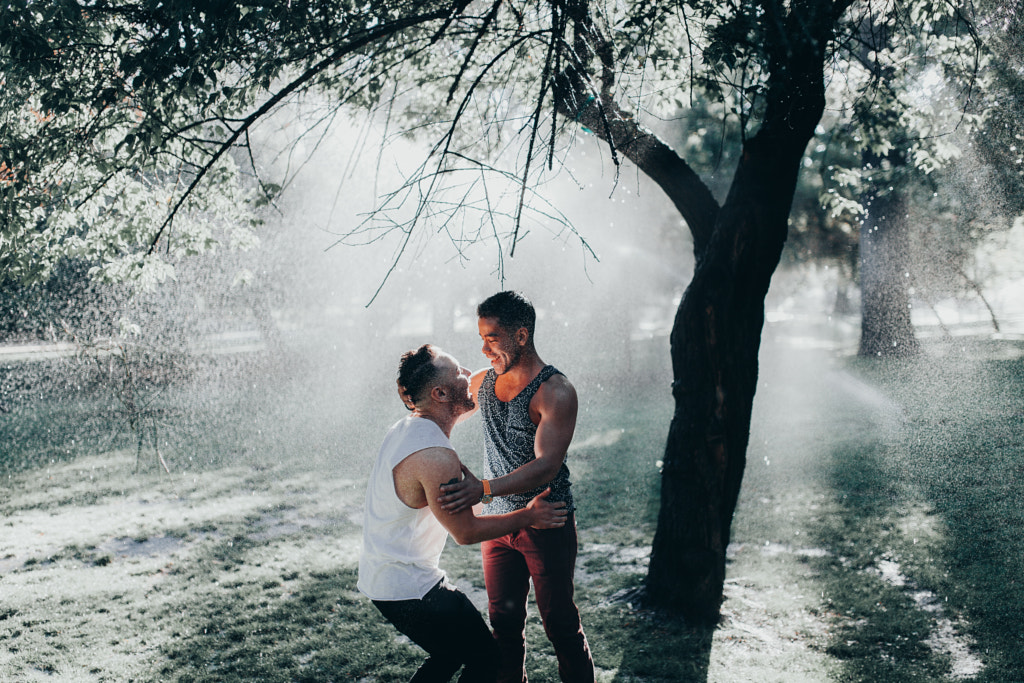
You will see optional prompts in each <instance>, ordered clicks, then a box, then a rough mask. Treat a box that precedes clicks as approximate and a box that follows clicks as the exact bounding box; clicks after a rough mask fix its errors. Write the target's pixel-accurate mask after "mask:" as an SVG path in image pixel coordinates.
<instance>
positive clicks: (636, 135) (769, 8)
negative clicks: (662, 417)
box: [556, 0, 842, 623]
mask: <svg viewBox="0 0 1024 683" xmlns="http://www.w3.org/2000/svg"><path fill="white" fill-rule="evenodd" d="M841 5H842V3H836V4H835V5H834V4H833V3H830V2H817V1H816V0H794V2H793V3H790V4H789V5H785V4H783V3H774V2H769V3H764V4H763V5H762V7H763V9H764V12H765V16H764V29H765V32H766V34H767V38H766V40H767V41H768V45H767V50H768V53H769V54H770V62H771V69H770V75H769V78H768V88H767V93H766V98H765V101H766V109H765V115H764V119H763V123H762V125H761V127H760V129H759V130H758V132H757V133H756V135H754V136H753V137H752V138H750V139H749V140H748V141H747V142H746V143H745V144H744V146H743V154H742V156H741V159H740V162H739V165H738V167H737V169H736V174H735V176H734V178H733V183H732V186H731V188H730V191H729V196H728V197H727V198H726V200H725V202H724V204H723V205H722V206H721V207H719V205H718V203H717V202H716V201H715V199H714V198H713V196H712V194H711V192H710V190H709V189H708V188H707V186H706V185H704V184H703V182H702V181H701V180H700V179H699V177H698V176H697V174H696V173H694V171H693V169H692V168H691V167H690V166H689V165H688V164H687V163H686V162H685V161H684V160H683V159H681V158H680V157H679V156H678V155H677V154H676V153H675V152H674V151H673V150H672V149H671V148H669V147H668V146H667V145H665V144H664V143H663V142H662V141H660V140H658V139H657V137H656V136H654V135H653V134H651V133H650V131H647V130H644V129H642V128H641V127H639V126H638V125H636V123H635V121H634V119H633V117H632V116H630V115H629V114H628V113H626V112H623V111H622V110H620V109H619V108H618V107H617V105H616V103H615V102H614V100H613V99H612V97H611V95H610V89H605V90H604V91H602V92H600V93H594V92H593V91H592V90H589V89H588V87H587V85H586V83H584V82H583V80H582V79H580V77H579V75H578V74H572V73H567V74H564V77H563V79H562V80H561V81H560V83H559V84H558V90H559V92H558V94H557V96H556V99H557V101H558V102H559V106H560V108H561V111H562V114H563V115H565V116H571V117H573V118H574V119H575V120H576V121H578V122H580V123H581V125H584V126H586V127H587V128H588V129H589V130H591V131H593V132H594V133H595V134H596V135H598V136H599V137H601V138H602V139H604V140H605V141H607V142H608V143H609V144H611V145H614V147H615V149H617V150H618V151H619V152H621V153H622V154H623V155H624V156H626V157H627V158H628V159H630V160H631V161H633V162H634V163H635V164H636V165H637V166H638V167H639V168H640V169H641V170H642V171H643V172H644V173H645V174H646V175H647V176H649V177H650V178H652V179H653V180H654V181H655V182H656V183H658V185H659V186H660V187H661V189H662V190H663V191H664V192H665V194H666V195H667V196H668V197H669V199H671V201H672V202H673V203H674V205H675V206H676V208H677V209H678V210H679V212H680V214H681V215H682V217H683V218H684V220H685V221H686V223H687V226H688V227H689V229H690V233H691V234H692V235H693V244H694V254H695V256H696V260H697V263H696V268H695V271H694V275H693V280H692V281H691V283H690V286H689V287H688V288H687V290H686V293H685V295H684V296H683V299H682V301H681V302H680V304H679V309H678V310H677V312H676V317H675V322H674V324H673V328H672V334H671V347H672V348H671V355H672V371H673V382H672V394H673V397H674V398H675V412H674V414H673V417H672V423H671V425H670V427H669V435H668V440H667V442H666V445H665V455H664V459H663V462H664V466H663V468H662V485H661V508H660V513H659V516H658V527H657V530H656V532H655V536H654V543H653V547H652V549H651V562H650V567H649V569H648V575H647V581H646V584H645V589H646V597H647V599H648V601H649V602H650V603H651V604H653V605H654V606H658V607H665V608H669V609H672V610H674V611H677V612H679V613H680V614H682V615H683V617H684V618H686V619H687V620H689V621H692V622H701V623H714V622H716V621H717V620H718V617H719V608H720V605H721V601H722V591H723V587H724V582H725V551H726V547H727V546H728V544H729V535H730V528H731V526H732V516H733V512H734V511H735V509H736V502H737V500H738V498H739V491H740V484H741V482H742V480H743V470H744V467H745V465H746V450H747V442H748V440H749V438H750V416H751V409H752V406H753V401H754V392H755V390H756V388H757V370H758V365H757V357H758V350H759V348H760V344H761V329H762V327H763V325H764V298H765V295H766V294H767V293H768V286H769V284H770V282H771V277H772V274H773V273H774V272H775V268H776V266H778V263H779V258H780V256H781V254H782V247H783V244H784V243H785V241H786V233H787V229H788V220H789V211H790V208H791V205H792V201H793V195H794V193H795V191H796V181H797V174H798V172H799V170H800V161H801V159H802V157H803V153H804V149H805V148H806V146H807V143H808V141H809V140H810V139H811V137H812V135H813V134H814V128H815V126H816V125H817V124H818V122H819V121H820V120H821V115H822V113H823V111H824V107H825V86H824V74H823V64H824V50H825V46H826V45H827V44H828V41H829V38H830V36H831V33H830V32H831V27H832V16H833V15H832V13H833V12H835V11H841V9H842V7H841ZM787 8H788V10H787ZM787 11H788V12H789V13H788V14H785V15H783V14H782V13H785V12H787ZM595 101H596V104H597V105H598V106H592V104H591V103H592V102H595Z"/></svg>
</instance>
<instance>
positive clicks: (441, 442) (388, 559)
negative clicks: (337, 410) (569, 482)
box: [357, 344, 568, 683]
mask: <svg viewBox="0 0 1024 683" xmlns="http://www.w3.org/2000/svg"><path fill="white" fill-rule="evenodd" d="M398 389H399V395H400V396H401V397H402V400H403V402H404V403H405V404H406V407H407V408H409V410H410V411H411V414H410V415H409V416H408V417H406V418H404V419H402V420H400V421H399V422H397V423H396V424H395V425H394V426H393V427H392V428H391V430H390V431H389V432H388V434H387V436H385V438H384V442H383V444H382V445H381V448H380V451H379V453H378V455H377V461H376V463H375V464H374V467H373V471H372V473H371V474H370V480H369V482H368V484H367V489H366V503H365V511H364V520H363V549H362V553H361V554H360V557H359V582H358V584H357V587H358V588H359V590H360V591H361V592H362V593H363V594H364V595H366V596H367V597H368V598H370V600H372V601H373V604H374V605H375V606H376V607H377V609H379V610H380V612H381V613H382V614H383V615H384V616H385V618H387V619H388V621H390V622H391V623H392V624H394V625H395V627H396V628H398V630H399V631H401V632H402V633H404V634H405V635H407V636H408V637H409V638H410V639H411V640H412V641H413V642H415V643H416V644H417V645H419V646H420V647H422V648H423V649H424V650H426V651H427V653H428V655H429V656H428V658H427V660H426V661H425V662H424V663H423V665H422V666H421V667H420V668H419V670H418V671H417V672H416V675H415V676H414V677H413V678H412V680H413V681H415V682H416V683H421V682H425V681H449V680H450V679H451V677H452V675H453V674H454V673H455V672H456V671H458V670H459V668H461V667H463V666H464V667H465V668H463V671H462V675H461V676H460V678H459V681H460V682H461V683H471V682H475V681H493V680H494V679H495V676H496V672H497V664H498V656H499V654H498V647H497V644H496V643H495V641H494V638H493V636H492V635H491V632H490V630H489V629H488V627H487V624H486V623H485V622H484V620H483V617H481V615H480V613H479V612H478V611H477V610H476V608H475V607H474V606H473V604H472V603H471V602H470V601H469V598H467V597H466V596H465V595H464V594H463V593H462V592H461V591H459V590H458V589H457V588H455V587H454V586H452V585H451V584H450V583H448V581H447V579H446V577H445V574H444V572H443V571H442V570H441V569H440V567H439V566H438V563H439V560H440V557H441V551H442V550H443V549H444V544H445V541H446V540H447V538H448V535H449V534H451V536H452V537H453V538H454V539H455V541H456V542H457V543H459V544H460V545H466V544H470V543H479V542H480V541H484V540H488V539H492V538H497V537H499V536H503V535H505V534H508V533H511V532H513V531H516V530H519V529H523V528H526V527H536V528H539V529H555V528H558V527H561V526H563V525H564V524H565V520H566V517H567V514H568V513H567V510H566V508H565V503H561V502H560V503H550V502H548V501H547V500H545V498H546V497H547V495H548V494H549V493H550V490H547V491H545V492H544V493H542V494H540V495H538V496H537V497H536V498H534V499H533V500H532V501H531V502H530V504H529V505H527V506H526V507H525V508H523V509H521V510H517V511H515V512H510V513H508V514H502V515H489V516H486V517H477V516H476V515H475V514H474V512H473V510H470V509H467V510H464V511H462V512H461V513H458V514H449V513H447V512H444V511H443V510H442V509H441V505H440V503H439V502H438V496H437V493H438V491H439V489H440V486H441V485H442V484H445V483H448V482H451V481H458V480H459V479H460V478H461V476H462V463H461V462H460V461H459V457H458V455H456V453H455V451H454V449H453V448H452V445H451V442H450V441H449V440H448V437H449V436H450V435H451V430H452V427H453V426H454V425H455V423H456V421H457V420H458V418H459V417H460V416H462V415H463V414H465V413H467V412H469V411H472V410H473V409H474V408H475V403H474V401H473V395H472V394H471V393H470V388H469V371H468V370H466V369H465V368H463V367H461V366H460V365H459V364H458V362H457V361H456V360H455V359H454V358H452V357H451V356H450V355H448V354H446V353H444V352H443V351H441V350H440V349H438V348H437V347H434V346H431V345H429V344H424V345H423V346H421V347H420V348H419V349H417V350H415V351H409V352H407V353H405V354H404V355H403V356H402V360H401V362H400V364H399V374H398Z"/></svg>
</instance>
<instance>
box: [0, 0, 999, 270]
mask: <svg viewBox="0 0 1024 683" xmlns="http://www.w3.org/2000/svg"><path fill="white" fill-rule="evenodd" d="M788 7H789V6H788V5H781V4H776V3H772V2H768V3H763V2H740V3H716V2H692V3H685V4H674V3H639V2H638V3H592V2H582V1H579V0H573V1H571V2H565V1H563V0H559V1H556V2H538V3H517V2H503V1H495V2H490V3H487V2H475V3H470V2H466V1H463V2H459V3H455V4H451V3H438V2H422V1H419V0H417V1H412V2H402V3H393V2H389V3H380V2H368V3H352V2H344V1H339V0H291V1H289V2H279V1H265V2H243V3H234V2H211V3H203V4H202V5H199V4H197V3H189V2H180V1H177V0H170V1H165V2H148V1H142V0H135V1H132V2H111V1H108V0H95V1H91V2H82V1H78V0H58V1H56V2H46V3H40V2H31V1H27V0H21V1H14V2H6V3H3V5H2V7H0V46H2V47H0V79H2V83H3V88H2V93H0V117H2V121H3V124H2V126H3V135H2V142H0V145H2V147H0V155H2V156H0V188H2V190H3V194H2V206H0V213H2V215H3V217H4V222H5V230H4V236H3V244H2V246H0V259H2V263H3V266H4V271H3V272H4V275H5V276H6V277H13V278H17V279H19V280H32V279H35V278H38V277H40V276H42V275H44V274H45V273H47V272H49V269H50V268H51V267H52V265H53V263H54V262H55V261H56V260H57V259H60V258H63V257H73V258H80V259H84V260H86V261H88V262H91V263H92V264H93V265H94V266H95V270H94V271H93V272H94V274H97V275H100V276H103V277H106V278H108V279H143V280H154V279H160V278H162V277H165V276H166V275H167V274H169V272H170V270H169V268H168V265H167V262H168V261H169V260H172V259H173V256H174V255H176V254H183V253H193V252H195V251H199V250H204V249H209V248H212V247H213V246H214V245H216V244H219V243H229V244H231V243H234V244H240V245H246V244H250V243H252V242H253V236H252V233H251V231H250V230H248V229H247V228H248V227H250V224H249V221H252V220H254V218H255V214H254V213H253V212H252V210H253V209H255V208H258V206H259V205H260V203H261V202H265V201H266V200H268V199H269V198H271V197H272V195H273V194H274V192H276V191H277V190H278V189H279V185H280V179H266V178H262V177H261V176H260V175H259V172H258V169H257V168H256V166H255V165H254V164H252V163H250V162H251V161H252V156H251V149H250V144H251V135H252V133H253V131H254V129H255V128H256V126H258V125H259V124H260V123H261V122H262V121H264V120H265V119H266V118H267V117H268V115H269V114H270V113H272V112H273V111H274V109H275V108H276V107H279V106H280V105H281V104H282V103H285V102H289V101H294V100H295V99H296V98H302V97H307V98H313V97H314V94H315V97H317V98H318V101H319V102H321V103H322V102H326V105H325V106H323V105H322V106H321V107H320V110H319V114H318V117H319V119H318V120H317V121H315V124H314V125H311V127H310V130H309V131H297V132H296V133H295V136H296V138H301V137H302V136H303V134H309V135H315V130H314V129H315V128H316V125H323V124H326V123H328V122H330V121H331V120H332V119H333V118H334V117H336V116H337V115H338V112H339V111H340V110H341V109H342V108H344V107H362V108H364V109H365V108H370V109H376V110H377V112H378V113H379V114H380V115H381V116H382V117H384V118H385V119H386V121H387V125H390V126H391V127H392V128H394V129H395V130H400V131H402V132H405V133H408V134H418V135H420V136H422V137H425V138H426V139H428V140H430V141H431V142H432V144H433V147H432V155H431V157H430V158H429V159H428V160H426V161H425V162H424V165H423V166H422V167H421V169H420V171H419V173H417V174H416V175H415V176H414V177H411V178H409V179H408V182H407V183H406V184H405V185H404V186H403V187H400V188H392V189H393V190H394V192H393V193H392V194H390V195H387V196H385V197H384V198H382V202H381V212H380V213H379V214H378V215H377V216H376V218H377V219H378V220H377V223H376V227H377V228H381V229H385V230H387V229H395V228H400V229H401V230H403V231H405V234H406V235H408V234H409V233H410V232H411V228H412V226H414V225H415V224H417V223H419V222H422V221H425V220H429V221H432V222H434V223H435V224H441V225H443V226H445V227H446V228H448V229H449V236H450V237H451V238H452V239H453V242H454V243H456V244H458V243H459V242H460V241H462V240H473V239H478V238H482V237H487V236H489V235H493V234H495V233H496V232H497V233H498V234H500V235H502V236H503V237H504V238H505V239H506V241H507V246H508V249H509V250H510V251H513V252H514V245H515V240H516V234H515V233H516V231H517V229H518V226H519V225H520V224H521V221H522V220H523V217H524V211H526V212H529V211H530V210H531V208H533V210H534V211H536V215H537V216H538V217H539V218H541V219H542V220H550V219H552V218H554V219H555V220H559V218H558V216H557V209H555V208H553V207H550V206H545V205H539V206H534V205H533V204H532V203H531V200H532V199H533V197H532V196H531V194H530V192H531V188H532V186H531V181H534V180H536V179H537V178H539V177H540V175H541V174H543V173H544V172H546V171H547V170H549V169H553V168H555V167H556V166H558V164H559V162H560V161H561V157H560V155H561V154H563V153H564V151H565V150H566V149H567V142H566V141H567V140H571V137H572V135H574V134H576V133H577V132H578V131H579V127H580V124H585V123H588V122H589V124H590V125H589V126H588V127H587V128H586V130H589V131H591V132H594V133H595V134H597V135H598V136H600V137H602V138H605V139H610V140H611V155H612V157H613V160H615V161H616V162H617V161H618V160H619V159H620V158H621V157H622V156H632V157H634V161H640V162H641V165H643V164H644V163H646V165H647V166H648V168H651V167H652V164H651V163H650V162H649V159H643V160H641V159H639V156H640V155H644V156H646V157H651V156H653V155H654V154H655V153H656V152H658V150H659V148H660V146H659V145H657V144H652V140H653V138H645V139H646V140H647V142H646V143H645V144H637V140H639V139H640V138H641V137H643V136H644V135H646V134H647V133H648V131H647V130H646V126H647V125H648V124H649V125H653V126H658V125H659V122H660V121H664V120H666V119H671V118H675V117H683V118H686V117H687V116H689V114H688V112H689V111H690V110H691V108H692V107H694V105H695V103H701V106H702V107H703V108H704V109H706V110H708V111H709V113H710V114H711V115H712V116H713V117H715V118H716V119H718V121H719V122H720V123H719V126H721V125H729V122H730V121H732V122H733V124H734V125H735V126H736V127H737V130H738V132H739V134H740V136H741V137H742V138H743V139H746V138H747V137H749V136H750V134H752V133H753V132H754V131H756V130H757V129H758V128H759V127H760V126H761V125H762V123H763V120H764V111H765V107H766V106H767V105H768V100H767V94H768V93H767V88H766V83H767V81H766V79H767V76H768V74H769V73H770V72H771V70H772V69H773V68H774V64H773V60H774V62H775V63H776V64H777V63H778V61H779V60H778V57H777V56H773V50H777V49H779V48H784V49H791V48H792V45H789V46H788V47H787V46H786V43H787V41H789V42H790V43H791V42H792V41H793V36H794V35H798V33H799V31H800V30H801V29H800V27H799V26H796V25H788V24H787V23H786V22H790V23H792V22H794V21H798V19H797V17H796V14H797V13H796V11H795V10H796V9H799V8H801V7H802V8H804V9H805V10H810V9H812V8H817V10H816V12H817V13H818V14H821V13H824V14H821V16H822V19H821V20H824V21H827V22H828V23H829V25H830V28H831V29H832V31H831V33H832V36H833V40H832V42H831V43H830V45H829V46H828V50H827V63H826V64H824V65H823V69H824V70H825V73H826V75H827V76H828V78H829V88H828V92H829V113H828V114H827V117H826V118H827V119H831V120H832V122H831V123H830V121H826V122H825V123H828V124H829V125H830V127H829V129H828V130H831V131H836V132H842V133H843V137H842V141H843V144H845V145H850V144H854V145H856V144H860V145H862V146H864V147H865V148H870V149H871V150H872V151H873V152H874V153H876V154H879V155H881V156H883V157H884V156H885V155H887V154H889V153H890V152H892V151H893V150H897V151H898V152H899V153H900V154H901V155H906V156H909V157H912V158H913V159H914V161H915V163H916V164H917V165H921V166H927V165H932V166H937V165H939V164H941V163H942V161H943V159H944V158H946V157H948V156H950V155H952V154H953V153H954V152H955V150H952V149H950V148H949V145H944V144H943V141H944V140H945V139H947V138H946V135H945V132H946V128H947V127H948V121H947V122H941V121H939V118H940V117H946V118H947V119H948V118H949V117H950V116H957V115H959V116H961V117H963V115H962V114H957V112H960V111H962V108H958V107H955V106H949V107H938V111H929V109H932V110H935V109H936V107H935V106H934V105H933V104H931V103H929V104H928V106H922V102H923V101H925V100H926V99H927V98H925V97H924V95H923V93H922V91H923V90H924V89H926V88H927V82H928V80H929V79H931V80H932V81H933V82H936V83H937V82H939V81H940V80H942V81H943V82H948V83H950V84H951V85H949V86H946V87H948V88H950V89H951V90H953V91H954V93H953V94H951V95H950V103H951V104H952V103H953V102H952V98H953V96H954V94H963V93H964V92H965V90H969V89H970V88H972V87H973V88H978V87H979V86H978V83H977V81H972V80H971V79H972V78H973V77H974V76H975V75H976V74H977V72H978V69H979V68H980V65H981V62H980V58H979V55H978V49H977V45H976V43H975V42H974V36H973V35H972V34H971V32H970V28H969V27H970V25H971V24H970V22H969V21H967V19H969V18H970V17H966V16H964V14H965V12H967V11H969V10H970V7H969V6H960V5H958V4H956V3H947V2H931V1H930V0H915V1H913V2H893V1H886V2H878V1H873V2H853V1H852V0H844V1H843V2H838V3H833V2H828V3H799V4H798V5H796V6H794V7H793V8H788ZM819 10H820V11H819ZM938 65H942V71H943V73H941V74H939V73H938V71H937V70H938V69H939V66H938ZM324 98H326V99H324ZM929 113H931V114H934V115H933V116H928V115H927V114H929ZM835 122H845V123H842V124H841V125H834V124H835ZM565 133H568V134H567V135H566V134H565ZM503 151H504V152H505V154H504V157H502V154H501V153H502V152H503ZM499 159H502V161H500V162H499V161H498V160H499ZM669 168H670V169H671V171H670V172H671V173H672V174H673V175H674V176H680V172H682V175H681V177H685V178H687V183H688V184H687V186H688V187H689V188H691V189H690V190H689V194H690V195H691V197H692V198H693V199H694V200H695V203H694V204H691V205H689V206H687V207H680V210H681V211H682V214H683V216H684V217H685V218H687V220H688V224H689V227H690V229H691V231H692V230H697V231H698V238H697V239H696V241H695V248H696V250H697V252H698V253H699V250H700V244H701V242H702V239H701V238H700V237H699V235H700V234H704V233H706V232H707V230H708V228H702V227H701V225H702V224H704V225H708V224H709V223H708V221H707V220H704V219H706V217H707V215H710V214H713V212H714V211H713V209H712V208H711V207H712V204H713V199H712V196H711V192H710V191H709V190H708V189H707V188H706V187H704V186H703V183H701V182H699V180H698V178H697V177H696V174H695V173H694V172H693V170H692V169H691V168H690V166H689V165H688V164H686V163H683V164H679V163H678V162H677V163H675V164H673V165H672V166H670V167H669ZM844 168H845V166H844ZM459 171H468V172H469V173H471V174H473V177H472V178H470V179H467V177H466V175H465V174H461V175H462V177H460V178H459V180H457V181H453V180H452V179H453V178H454V177H456V176H459V175H460V174H459ZM861 175H862V174H861V173H860V172H859V169H853V170H850V171H846V172H844V174H833V177H834V178H836V179H837V180H838V181H839V182H840V185H842V184H847V185H848V184H849V183H850V182H853V181H852V180H851V179H853V178H855V177H861ZM489 179H490V180H492V183H491V186H492V188H496V189H491V190H490V192H484V191H483V190H482V189H481V187H482V185H483V184H484V183H486V182H487V181H488V180H489ZM663 180H664V179H663ZM673 182H676V183H677V184H678V183H679V180H675V181H673ZM826 196H827V197H831V198H832V202H831V204H832V206H833V208H835V209H837V210H842V209H844V208H850V205H849V204H843V203H842V201H847V200H842V201H840V199H839V198H840V197H841V196H842V193H838V192H831V193H830V194H829V195H826ZM424 198H426V199H428V200H429V199H435V200H437V201H435V202H433V203H430V202H429V201H427V202H422V201H421V199H424ZM495 213H499V214H501V213H504V214H510V215H512V216H513V217H514V221H512V223H513V224H514V227H513V228H512V229H511V233H512V234H507V233H506V231H505V229H500V228H498V226H497V225H496V224H495V223H494V218H493V216H494V215H495ZM702 213H703V214H705V215H704V216H703V218H702V216H701V214H702ZM456 216H457V217H458V220H456ZM465 223H468V224H469V225H470V226H471V227H473V229H469V228H467V227H466V226H465ZM456 225H458V229H457V230H456V228H455V227H454V226H456ZM474 226H475V227H474ZM455 233H457V234H455ZM168 257H171V258H168Z"/></svg>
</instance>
